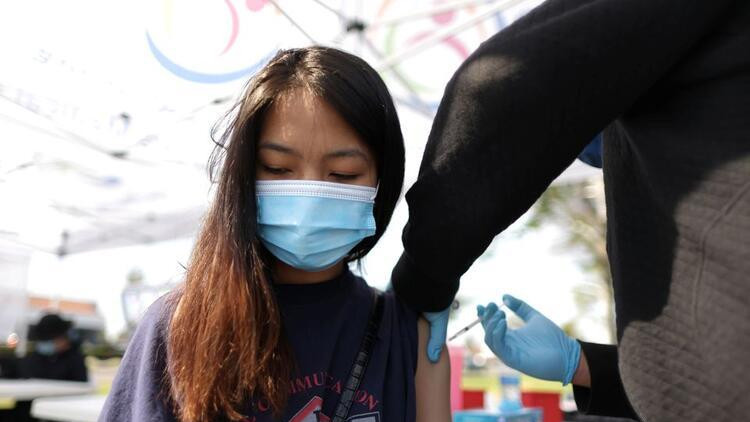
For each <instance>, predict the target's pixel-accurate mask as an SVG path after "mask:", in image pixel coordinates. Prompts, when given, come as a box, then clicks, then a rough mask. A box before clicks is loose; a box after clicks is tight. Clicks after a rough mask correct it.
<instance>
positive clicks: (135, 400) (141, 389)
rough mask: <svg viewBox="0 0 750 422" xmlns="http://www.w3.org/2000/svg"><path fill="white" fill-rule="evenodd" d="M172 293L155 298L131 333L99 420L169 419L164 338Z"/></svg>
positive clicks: (171, 308) (170, 310) (128, 421)
mask: <svg viewBox="0 0 750 422" xmlns="http://www.w3.org/2000/svg"><path fill="white" fill-rule="evenodd" d="M174 297H176V296H174V294H173V293H168V294H166V295H164V296H162V297H160V298H159V299H157V300H156V301H155V302H154V303H153V304H152V305H151V306H149V308H148V309H147V310H146V312H145V313H144V315H143V317H142V319H141V321H140V323H139V324H138V328H136V330H135V333H133V336H132V338H131V339H130V343H129V344H128V348H127V350H126V351H125V355H124V356H123V358H122V362H121V363H120V368H119V369H118V372H117V376H116V377H115V380H114V382H113V384H112V388H111V390H110V392H109V395H108V397H107V400H106V403H105V405H104V408H103V410H102V416H100V419H99V420H107V421H118V422H119V421H123V422H125V421H127V422H131V421H136V420H152V421H171V420H173V419H172V414H171V410H170V407H169V405H168V400H167V397H168V393H167V390H166V389H165V384H164V380H165V375H166V368H167V362H166V359H167V351H166V338H167V328H168V326H169V320H170V318H171V315H172V311H173V310H174V308H175V306H174V304H175V302H174V300H173V298H174Z"/></svg>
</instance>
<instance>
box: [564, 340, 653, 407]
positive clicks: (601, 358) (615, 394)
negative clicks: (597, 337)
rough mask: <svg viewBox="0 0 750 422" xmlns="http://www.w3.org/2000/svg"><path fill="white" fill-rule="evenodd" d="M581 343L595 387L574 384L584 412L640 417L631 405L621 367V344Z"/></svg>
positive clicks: (574, 389)
mask: <svg viewBox="0 0 750 422" xmlns="http://www.w3.org/2000/svg"><path fill="white" fill-rule="evenodd" d="M579 343H580V344H581V349H582V352H583V353H584V354H585V355H586V361H587V362H588V365H589V373H590V375H591V388H586V387H578V386H575V385H574V386H573V394H574V395H575V399H576V406H577V407H578V410H579V411H580V412H582V413H586V414H591V415H601V416H615V417H620V418H630V419H636V420H640V418H639V417H638V415H637V414H636V413H635V411H634V410H633V408H632V407H631V406H630V402H629V401H628V397H627V395H626V394H625V389H624V388H623V386H622V380H621V379H620V371H619V369H618V367H617V346H610V345H604V344H593V343H584V342H582V341H579Z"/></svg>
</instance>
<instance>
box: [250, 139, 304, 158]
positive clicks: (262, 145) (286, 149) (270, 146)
mask: <svg viewBox="0 0 750 422" xmlns="http://www.w3.org/2000/svg"><path fill="white" fill-rule="evenodd" d="M258 149H270V150H272V151H278V152H281V153H284V154H291V155H296V156H298V157H301V156H302V154H300V153H299V152H297V151H295V150H294V149H292V148H289V147H288V146H285V145H281V144H277V143H274V142H270V141H265V142H261V143H260V145H258Z"/></svg>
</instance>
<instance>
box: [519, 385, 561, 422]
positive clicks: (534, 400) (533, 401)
mask: <svg viewBox="0 0 750 422" xmlns="http://www.w3.org/2000/svg"><path fill="white" fill-rule="evenodd" d="M521 402H523V406H524V407H541V408H542V409H544V413H543V417H544V422H561V421H562V411H560V394H559V393H541V392H540V393H533V392H526V391H522V392H521Z"/></svg>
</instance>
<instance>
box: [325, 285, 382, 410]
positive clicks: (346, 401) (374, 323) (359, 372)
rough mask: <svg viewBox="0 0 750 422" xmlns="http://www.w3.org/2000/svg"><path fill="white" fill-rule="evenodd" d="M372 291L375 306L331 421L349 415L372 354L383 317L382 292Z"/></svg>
mask: <svg viewBox="0 0 750 422" xmlns="http://www.w3.org/2000/svg"><path fill="white" fill-rule="evenodd" d="M373 292H374V293H375V306H374V307H373V310H372V312H371V313H370V320H369V321H368V322H367V330H366V331H365V336H364V337H363V338H362V344H361V346H360V347H359V352H358V353H357V357H356V358H355V359H354V365H352V369H351V372H350V373H349V378H348V379H347V380H346V384H345V385H344V389H343V391H341V398H339V403H338V405H337V406H336V411H335V412H334V414H333V419H331V422H344V421H345V420H346V418H347V417H348V416H349V408H351V406H352V402H353V401H354V395H355V394H356V393H357V390H358V389H359V385H360V384H361V383H362V379H363V378H364V376H365V371H366V370H367V363H368V362H369V361H370V355H372V350H373V348H374V347H375V342H376V340H377V338H378V329H379V328H380V320H381V319H382V317H383V307H384V302H385V300H384V298H383V296H384V295H383V293H382V292H378V291H375V290H373Z"/></svg>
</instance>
